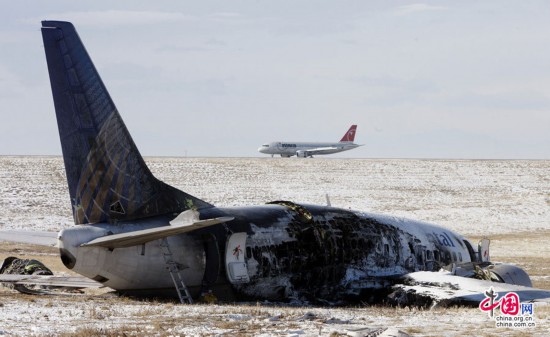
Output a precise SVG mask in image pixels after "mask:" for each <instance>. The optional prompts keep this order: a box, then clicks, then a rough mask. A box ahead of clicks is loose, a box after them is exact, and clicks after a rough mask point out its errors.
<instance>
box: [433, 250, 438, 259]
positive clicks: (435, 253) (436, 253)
mask: <svg viewBox="0 0 550 337" xmlns="http://www.w3.org/2000/svg"><path fill="white" fill-rule="evenodd" d="M434 260H436V261H439V251H437V250H434Z"/></svg>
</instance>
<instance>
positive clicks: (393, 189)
mask: <svg viewBox="0 0 550 337" xmlns="http://www.w3.org/2000/svg"><path fill="white" fill-rule="evenodd" d="M146 161H147V163H148V165H149V167H150V168H151V171H153V173H154V174H155V175H156V176H157V177H158V178H159V179H161V180H163V181H165V182H167V183H168V184H170V185H173V186H175V187H177V188H179V189H181V190H183V191H185V192H188V193H190V194H192V195H194V196H196V197H198V198H200V199H203V200H205V201H207V202H210V203H212V204H214V205H216V206H242V205H254V204H263V203H266V202H269V201H273V200H292V201H295V202H304V203H313V204H326V197H325V195H326V194H328V195H329V197H330V201H331V203H332V205H333V206H336V207H342V208H351V209H354V210H359V211H368V212H373V213H384V214H391V215H397V216H402V217H406V218H411V219H417V220H424V221H428V222H433V223H436V224H440V225H443V226H446V227H448V228H451V229H454V230H456V231H458V232H460V233H462V234H465V235H478V236H479V235H486V234H487V235H488V234H496V233H503V232H505V233H507V232H518V231H533V230H537V229H548V228H549V225H550V161H542V160H540V161H526V160H513V161H497V160H491V161H479V160H397V159H396V160H377V159H330V158H314V159H305V160H304V159H297V158H288V159H283V158H231V159H225V158H146ZM0 182H1V185H0V228H1V229H34V230H52V231H59V230H60V229H62V228H64V227H67V226H70V225H72V215H71V209H70V203H69V195H68V189H67V186H66V185H67V183H66V180H65V170H64V167H63V161H62V158H60V157H0Z"/></svg>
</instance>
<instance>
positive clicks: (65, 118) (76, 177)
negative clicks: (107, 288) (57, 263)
mask: <svg viewBox="0 0 550 337" xmlns="http://www.w3.org/2000/svg"><path fill="white" fill-rule="evenodd" d="M42 38H43V40H44V49H45V52H46V60H47V63H48V72H49V74H50V83H51V87H52V95H53V100H54V105H55V112H56V116H57V125H58V129H59V136H60V139H61V147H62V151H63V160H64V162H65V170H66V173H67V182H68V184H69V193H70V196H71V203H72V207H73V215H74V221H75V224H87V223H98V222H111V223H113V222H116V221H118V220H131V219H137V218H144V217H150V216H154V215H160V214H167V213H176V212H177V213H181V212H183V211H185V210H187V209H191V208H196V209H200V208H206V207H211V206H212V205H210V204H208V203H206V202H205V201H202V200H200V199H198V198H195V197H193V196H191V195H189V194H187V193H185V192H182V191H180V190H178V189H176V188H174V187H172V186H169V185H167V184H165V183H163V182H162V181H160V180H158V179H156V178H155V177H154V176H153V174H152V173H151V171H150V170H149V168H148V167H147V165H146V164H145V162H144V160H143V158H142V157H141V155H140V153H139V151H138V149H137V147H136V145H135V144H134V142H133V140H132V138H131V136H130V133H129V132H128V130H127V128H126V126H125V125H124V122H123V121H122V118H121V117H120V114H119V113H118V111H117V109H116V107H115V105H114V103H113V101H112V99H111V97H110V96H109V93H108V92H107V89H106V88H105V85H104V84H103V82H102V81H101V78H100V77H99V74H98V72H97V70H96V69H95V67H94V64H93V63H92V60H91V58H90V57H89V55H88V53H87V51H86V48H85V47H84V45H83V43H82V41H81V40H80V38H79V36H78V34H77V32H76V30H75V28H74V26H73V25H72V24H71V23H69V22H61V21H42Z"/></svg>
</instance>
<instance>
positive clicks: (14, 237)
mask: <svg viewBox="0 0 550 337" xmlns="http://www.w3.org/2000/svg"><path fill="white" fill-rule="evenodd" d="M57 234H58V233H56V232H39V231H38V232H36V231H11V230H10V231H0V241H10V242H19V243H28V244H32V245H40V246H50V247H56V246H57Z"/></svg>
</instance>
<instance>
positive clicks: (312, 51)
mask: <svg viewBox="0 0 550 337" xmlns="http://www.w3.org/2000/svg"><path fill="white" fill-rule="evenodd" d="M0 4H1V8H2V10H1V11H0V18H1V20H0V109H1V113H2V120H1V123H0V155H19V154H21V155H27V154H33V155H35V154H36V155H41V154H44V155H52V154H53V155H59V154H61V147H60V145H59V137H58V134H57V125H56V122H55V114H54V110H53V109H54V108H53V102H52V98H51V90H50V85H49V79H48V73H47V68H46V61H45V57H44V51H43V46H42V37H41V34H40V21H41V20H44V19H48V20H66V21H71V22H73V24H74V25H75V26H76V28H77V31H78V33H79V35H80V37H81V39H82V40H83V41H84V44H85V45H86V48H87V50H88V52H89V53H90V55H91V57H92V59H93V60H94V63H95V65H96V68H97V69H98V70H99V72H100V75H101V77H102V79H103V81H104V83H105V85H106V86H107V88H108V89H109V92H110V94H111V97H112V98H113V100H114V101H115V104H116V105H117V108H118V110H119V112H120V113H121V115H122V117H123V119H124V121H125V122H126V125H127V126H128V128H129V130H130V133H131V134H132V136H133V138H134V141H135V142H136V143H137V145H138V147H139V148H140V150H141V153H142V154H143V155H145V156H154V155H162V156H228V157H232V156H241V157H254V156H258V157H260V156H265V155H262V154H260V153H258V152H257V148H258V147H259V146H260V145H261V144H262V143H266V142H270V141H275V140H287V141H338V140H339V139H340V138H341V137H342V136H343V134H344V132H345V131H346V130H347V129H348V127H349V126H350V125H351V124H358V125H359V126H358V131H357V136H356V139H355V141H356V143H360V144H366V146H364V147H361V148H358V149H355V150H352V151H349V152H345V153H343V154H340V155H336V156H343V157H357V158H395V157H397V158H487V159H492V158H510V159H516V158H518V159H520V158H534V159H550V19H549V18H550V2H549V1H421V2H414V1H362V0H361V1H319V0H318V1H299V0H289V1H285V0H282V1H281V0H277V1H261V0H257V1H227V0H223V1H221V0H220V1H136V0H132V1H112V0H109V1H104V0H97V1H90V2H89V3H86V4H84V3H83V2H82V1H4V0H0Z"/></svg>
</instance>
